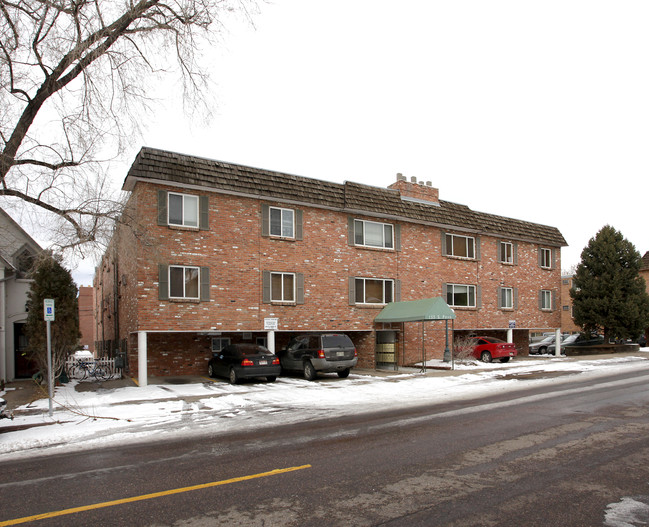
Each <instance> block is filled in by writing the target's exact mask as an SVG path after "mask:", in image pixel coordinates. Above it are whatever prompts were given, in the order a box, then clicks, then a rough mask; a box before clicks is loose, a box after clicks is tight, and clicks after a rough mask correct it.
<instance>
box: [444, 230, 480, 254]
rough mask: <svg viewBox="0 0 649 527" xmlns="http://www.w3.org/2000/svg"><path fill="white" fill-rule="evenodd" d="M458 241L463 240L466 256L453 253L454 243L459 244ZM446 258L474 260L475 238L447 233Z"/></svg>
mask: <svg viewBox="0 0 649 527" xmlns="http://www.w3.org/2000/svg"><path fill="white" fill-rule="evenodd" d="M456 239H457V242H456ZM460 240H464V250H465V252H466V256H465V255H461V254H455V253H454V249H455V247H456V243H461V242H460ZM469 241H470V243H469ZM449 242H450V243H449ZM458 249H459V247H458ZM446 256H452V257H454V258H464V259H465V260H475V238H474V237H473V236H463V235H461V234H449V233H447V234H446Z"/></svg>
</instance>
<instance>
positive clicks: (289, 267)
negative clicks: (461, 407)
mask: <svg viewBox="0 0 649 527" xmlns="http://www.w3.org/2000/svg"><path fill="white" fill-rule="evenodd" d="M123 189H124V190H125V191H128V192H129V193H130V197H129V199H128V203H127V206H126V210H125V213H124V221H123V222H122V224H121V225H119V226H118V227H117V228H116V230H115V233H114V236H113V239H112V241H111V244H110V246H109V248H108V250H107V252H106V254H105V255H104V257H103V259H102V261H101V263H100V265H99V267H98V268H97V273H96V276H95V283H94V287H95V289H96V295H95V297H96V305H95V309H96V317H97V335H98V340H99V342H98V343H97V349H98V352H99V354H100V355H101V354H102V353H108V354H114V353H117V352H120V353H122V354H124V355H125V356H126V357H127V362H128V368H129V370H130V373H131V374H135V373H137V372H138V371H140V372H142V371H145V370H146V372H147V373H148V374H149V375H178V374H196V373H200V374H203V373H205V371H206V368H207V361H208V360H209V358H210V357H211V353H212V351H213V350H218V349H220V347H221V346H223V345H224V344H225V343H227V342H235V341H252V342H254V341H258V342H263V343H266V344H267V345H268V346H269V347H271V348H272V347H274V348H275V349H280V348H281V347H282V346H283V345H285V344H286V343H287V342H288V340H289V338H290V337H291V336H292V335H294V334H297V333H302V332H325V331H337V332H345V333H347V334H348V335H349V336H350V337H351V338H352V340H353V341H354V343H355V344H356V347H357V350H358V355H359V366H363V367H375V366H376V364H377V360H376V357H377V350H378V349H381V350H382V351H385V349H386V346H387V347H388V349H392V350H393V351H394V353H393V354H392V358H391V359H389V360H390V361H391V362H393V363H396V364H398V365H407V364H412V363H414V362H416V361H417V360H420V359H421V356H422V353H425V355H426V357H427V358H428V359H430V358H434V357H441V356H442V353H443V349H444V344H445V343H444V328H443V326H442V324H440V323H438V324H435V323H426V324H425V325H424V327H423V328H422V324H421V323H406V324H375V323H374V319H375V317H376V316H377V315H378V314H379V313H380V311H381V309H382V308H383V307H384V306H385V305H386V304H387V303H389V302H391V301H401V300H403V301H405V300H418V299H423V298H431V297H442V298H443V299H444V300H446V301H447V302H448V304H449V305H450V306H451V307H453V309H454V310H455V313H456V317H457V318H456V320H455V321H454V330H455V334H456V335H462V334H466V333H470V332H473V333H479V334H487V335H493V336H498V337H501V338H507V337H508V338H509V339H510V340H512V341H513V342H515V343H516V345H517V347H518V348H519V350H520V351H522V352H523V353H524V352H526V351H527V345H528V336H529V332H530V331H531V330H537V329H546V330H549V329H554V328H559V327H560V324H561V310H560V306H561V303H560V298H559V297H560V284H561V271H560V269H561V264H560V261H561V260H560V254H561V247H562V246H565V245H566V242H565V240H564V238H563V236H562V235H561V233H560V232H559V231H558V230H557V229H556V228H554V227H548V226H544V225H538V224H533V223H529V222H525V221H519V220H515V219H510V218H506V217H501V216H496V215H492V214H485V213H481V212H476V211H473V210H471V209H470V208H469V207H467V206H465V205H459V204H455V203H450V202H447V201H443V200H440V199H439V193H438V190H437V189H436V188H433V187H432V186H431V184H430V183H426V184H421V183H417V182H414V181H411V182H408V181H407V180H406V179H405V178H404V177H402V176H400V175H399V176H398V178H397V181H396V182H395V183H393V184H392V185H390V186H389V188H387V189H385V188H378V187H372V186H367V185H361V184H357V183H352V182H345V183H343V184H338V183H330V182H326V181H319V180H315V179H309V178H306V177H298V176H294V175H288V174H282V173H278V172H273V171H269V170H260V169H256V168H250V167H246V166H241V165H233V164H228V163H223V162H219V161H213V160H209V159H203V158H198V157H192V156H186V155H180V154H176V153H171V152H166V151H160V150H155V149H151V148H143V149H142V150H141V151H140V153H139V154H138V156H137V158H136V160H135V162H134V163H133V165H132V167H131V168H130V170H129V172H128V174H127V176H126V179H125V182H124V186H123ZM505 208H506V207H505ZM422 334H423V335H424V336H423V338H422ZM422 345H423V346H424V347H423V349H422ZM381 356H382V357H386V356H388V357H389V356H390V354H387V355H386V354H385V353H382V354H381ZM383 360H385V359H383ZM140 376H142V374H141V373H140ZM141 378H142V377H141Z"/></svg>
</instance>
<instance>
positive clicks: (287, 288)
mask: <svg viewBox="0 0 649 527" xmlns="http://www.w3.org/2000/svg"><path fill="white" fill-rule="evenodd" d="M270 299H271V301H272V302H295V275H294V274H293V273H270Z"/></svg>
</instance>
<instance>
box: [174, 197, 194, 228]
mask: <svg viewBox="0 0 649 527" xmlns="http://www.w3.org/2000/svg"><path fill="white" fill-rule="evenodd" d="M168 199H169V203H168V205H167V211H168V214H169V225H181V226H183V227H198V196H190V195H187V194H174V193H172V192H169V194H168Z"/></svg>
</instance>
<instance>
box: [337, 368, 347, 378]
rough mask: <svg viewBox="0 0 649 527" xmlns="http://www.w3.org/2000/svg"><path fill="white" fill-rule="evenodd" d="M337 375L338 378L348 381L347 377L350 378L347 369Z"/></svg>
mask: <svg viewBox="0 0 649 527" xmlns="http://www.w3.org/2000/svg"><path fill="white" fill-rule="evenodd" d="M337 373H338V377H340V378H341V379H346V378H347V377H349V368H347V369H346V370H341V371H339V372H337Z"/></svg>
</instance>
